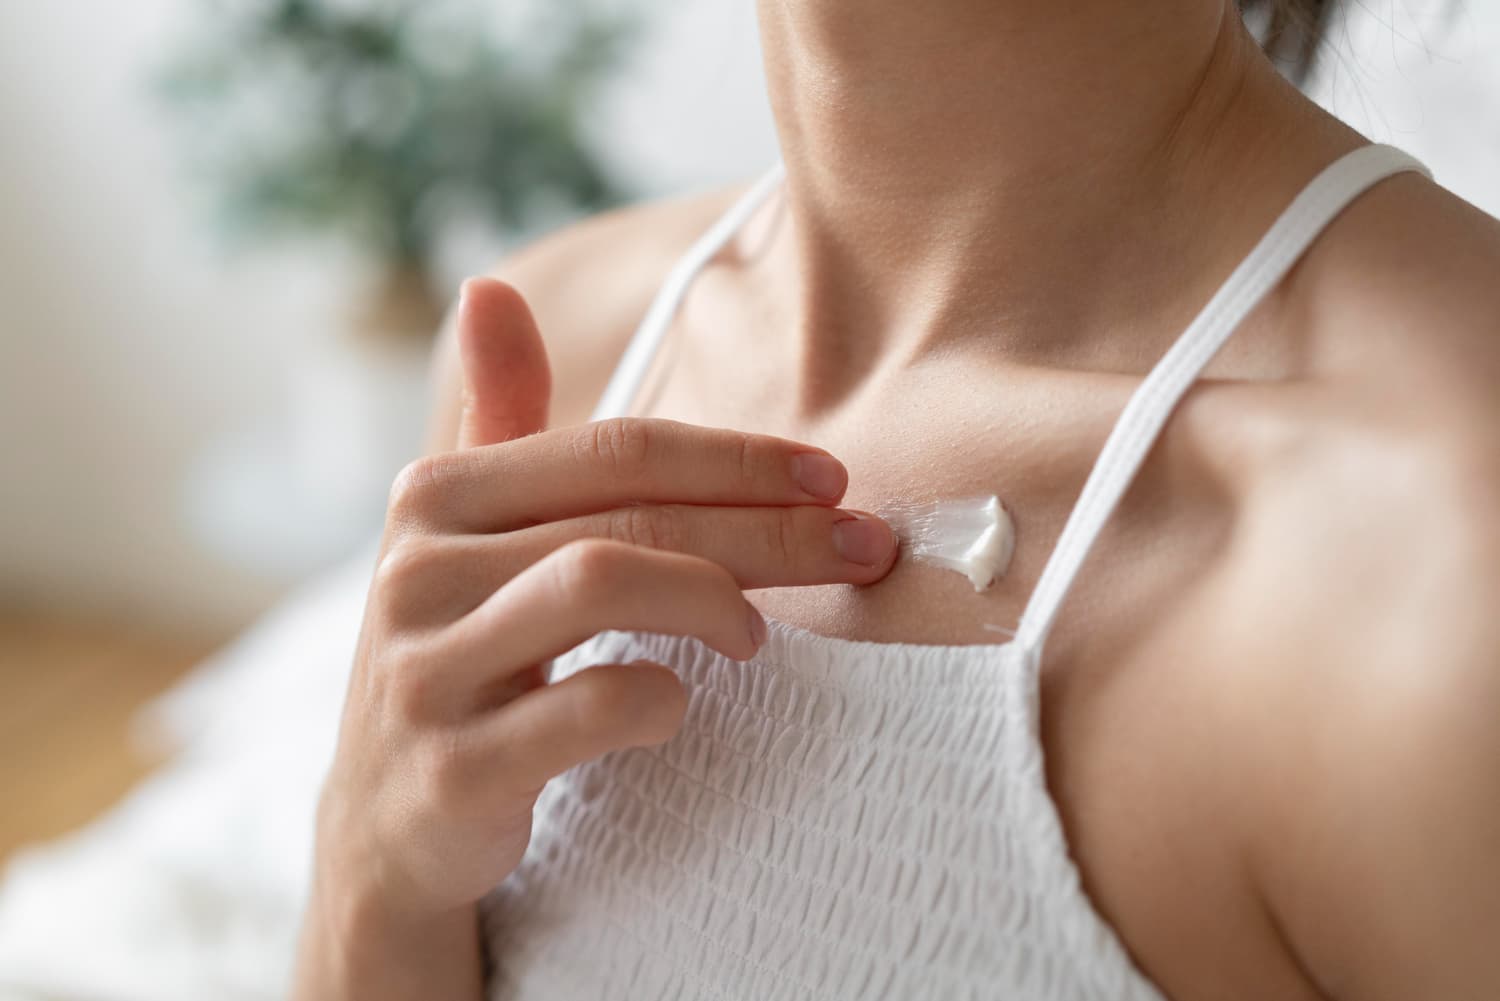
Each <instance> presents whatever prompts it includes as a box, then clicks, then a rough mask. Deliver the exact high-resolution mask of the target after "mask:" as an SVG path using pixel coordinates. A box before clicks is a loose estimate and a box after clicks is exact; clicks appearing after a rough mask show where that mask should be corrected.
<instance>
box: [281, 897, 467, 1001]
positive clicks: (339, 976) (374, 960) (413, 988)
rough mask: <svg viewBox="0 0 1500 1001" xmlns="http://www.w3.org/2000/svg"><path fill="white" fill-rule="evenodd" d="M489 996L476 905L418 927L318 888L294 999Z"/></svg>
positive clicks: (426, 1000) (457, 1000)
mask: <svg viewBox="0 0 1500 1001" xmlns="http://www.w3.org/2000/svg"><path fill="white" fill-rule="evenodd" d="M483 995H484V968H483V955H482V949H481V945H480V933H479V918H478V913H477V910H476V909H475V908H472V907H470V908H466V909H463V910H459V911H455V912H453V913H451V914H448V915H445V916H442V917H439V918H436V919H431V920H427V921H423V922H421V923H420V925H419V926H418V925H417V924H415V923H411V922H405V921H398V920H396V919H393V918H392V917H391V916H390V915H388V914H385V913H383V912H382V911H381V909H380V908H379V907H378V906H377V905H375V904H373V903H370V902H367V901H360V900H356V899H352V897H351V895H348V894H340V893H339V892H337V891H335V890H331V889H326V888H315V889H314V891H313V894H312V899H311V900H310V901H309V903H308V907H307V913H306V916H305V918H304V924H303V928H302V936H301V941H300V943H299V945H298V956H297V968H296V972H295V975H294V979H293V986H292V994H291V997H292V1001H345V999H355V998H357V999H359V1001H412V999H422V1001H478V999H480V998H482V997H483Z"/></svg>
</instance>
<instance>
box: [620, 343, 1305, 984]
mask: <svg viewBox="0 0 1500 1001" xmlns="http://www.w3.org/2000/svg"><path fill="white" fill-rule="evenodd" d="M728 368H729V367H728V366H725V365H723V364H722V362H719V363H717V364H711V363H709V360H708V359H705V358H702V357H695V354H694V352H690V351H689V352H683V353H682V355H680V356H679V357H677V358H676V359H675V360H674V362H673V363H672V366H671V368H670V370H669V371H668V372H666V373H665V374H659V375H658V377H657V379H656V380H655V382H654V385H653V386H652V388H651V391H650V393H649V395H648V397H647V399H648V400H649V405H648V407H647V408H645V409H642V410H639V411H638V412H639V413H642V414H649V415H650V416H659V417H668V418H672V419H676V420H683V421H688V422H692V423H697V424H704V425H710V426H725V427H735V428H739V429H742V430H752V431H758V432H763V433H769V434H776V435H781V436H785V437H788V438H792V439H795V440H799V441H805V442H808V443H810V444H814V445H817V446H819V447H822V448H826V449H828V450H829V451H830V452H832V453H833V454H834V455H836V456H838V457H839V458H840V459H841V460H843V461H844V462H845V464H846V465H847V466H848V468H849V470H850V488H849V492H848V495H847V497H846V499H845V502H844V506H846V507H852V508H856V509H861V510H867V511H874V512H879V511H880V510H881V509H882V508H883V507H886V506H887V505H889V504H891V503H892V502H901V501H923V500H932V499H941V498H957V497H965V496H972V495H976V494H980V493H994V494H995V495H997V496H999V497H1000V498H1001V500H1002V501H1003V502H1004V503H1005V505H1006V507H1007V509H1008V510H1009V512H1010V514H1011V516H1012V518H1013V520H1014V523H1015V527H1016V549H1015V556H1014V559H1013V561H1012V563H1011V566H1010V568H1009V570H1008V572H1007V573H1006V575H1005V576H1004V577H1003V578H1001V579H1000V580H999V581H998V582H997V584H996V585H995V586H994V587H993V588H992V589H990V590H989V591H986V592H984V593H982V594H976V593H975V592H974V590H973V588H972V586H971V585H970V584H969V582H968V581H967V580H966V579H964V578H963V577H961V576H959V575H957V574H954V573H951V572H947V571H942V570H937V569H934V568H931V567H927V566H923V565H920V564H917V563H913V562H911V561H909V560H901V561H898V563H897V566H896V568H895V569H894V570H893V571H892V572H891V574H890V575H889V576H888V577H887V578H886V579H885V580H883V581H881V582H880V583H879V584H876V585H873V586H870V587H866V588H851V587H843V586H839V587H827V588H807V589H798V590H790V589H787V590H776V589H773V590H766V591H761V592H757V593H756V594H754V595H752V600H753V601H754V603H755V604H756V605H757V606H758V607H760V608H761V610H762V611H763V612H765V613H766V614H767V615H768V616H770V617H772V618H774V619H777V620H780V621H782V622H785V623H789V624H791V625H793V626H796V627H800V628H802V629H806V630H809V631H811V632H814V633H820V634H824V635H830V636H837V637H842V638H846V639H860V640H874V641H877V642H906V643H943V644H951V643H988V644H993V643H998V642H1001V641H1002V640H1003V639H1004V638H1005V636H1004V633H1005V631H1008V630H1012V629H1014V628H1015V626H1016V625H1017V623H1018V621H1019V619H1020V617H1021V614H1022V612H1023V610H1024V609H1025V607H1026V604H1027V601H1028V599H1029V598H1030V596H1031V593H1032V590H1033V588H1034V587H1035V584H1036V581H1037V579H1038V578H1039V577H1040V576H1041V573H1042V570H1043V568H1044V566H1045V565H1046V563H1047V560H1048V559H1049V557H1050V556H1051V554H1052V552H1053V548H1054V546H1055V544H1056V541H1057V538H1058V536H1059V535H1060V534H1061V532H1062V529H1063V525H1064V523H1065V522H1066V520H1067V517H1068V515H1069V513H1070V512H1071V510H1072V508H1073V505H1074V503H1075V502H1076V500H1077V497H1078V494H1079V491H1080V490H1081V489H1082V487H1083V484H1084V482H1085V480H1086V478H1087V477H1088V474H1089V472H1090V469H1091V468H1092V466H1093V464H1094V461H1095V460H1096V458H1097V456H1098V453H1099V450H1100V449H1101V448H1102V446H1103V444H1104V441H1105V439H1106V437H1107V436H1108V434H1109V433H1110V430H1111V428H1112V426H1113V424H1114V422H1115V420H1116V419H1117V418H1118V416H1119V414H1120V412H1121V410H1122V409H1123V408H1124V406H1125V404H1126V402H1127V400H1128V398H1129V396H1130V393H1131V392H1133V391H1134V389H1135V388H1136V386H1137V385H1138V384H1139V380H1138V378H1135V377H1126V376H1116V375H1109V374H1097V373H1057V372H1048V371H1045V370H1032V369H1024V368H1012V369H1005V368H1000V367H993V366H985V365H975V364H972V363H970V362H966V361H964V360H960V359H952V360H948V361H945V360H942V359H938V360H934V361H932V362H930V363H926V364H923V365H921V366H917V367H914V368H910V369H907V370H904V371H902V372H900V373H893V374H890V375H879V374H875V375H873V376H872V377H871V378H870V379H868V380H866V383H865V388H863V389H862V391H861V393H860V395H859V396H857V397H854V398H851V399H850V400H849V401H848V404H847V406H845V407H843V408H841V409H840V410H839V411H838V413H837V415H836V416H834V417H832V418H829V419H823V420H819V421H816V422H809V421H802V420H798V419H796V418H795V417H793V416H790V415H791V414H792V412H793V409H792V408H790V407H788V406H787V405H786V401H785V399H784V398H783V397H782V395H781V394H782V393H783V392H784V390H781V389H778V387H777V385H776V379H777V376H776V373H775V372H774V371H773V370H770V369H758V368H757V365H756V363H755V362H754V361H753V360H752V361H750V362H747V364H746V366H744V367H736V368H734V370H733V377H731V376H730V375H729V374H727V372H726V369H728ZM1228 391H1229V390H1227V389H1224V388H1222V387H1218V386H1215V385H1213V384H1202V385H1200V386H1199V387H1196V388H1195V389H1194V390H1193V391H1191V392H1190V393H1189V396H1188V397H1187V398H1186V399H1185V400H1184V401H1183V403H1182V404H1181V405H1180V406H1179V409H1178V412H1177V413H1176V414H1175V415H1174V417H1173V419H1172V421H1170V422H1169V423H1168V426H1167V429H1166V430H1165V431H1164V433H1163V434H1162V436H1161V437H1160V438H1159V439H1158V441H1157V442H1156V444H1155V446H1154V447H1153V449H1152V451H1151V453H1150V454H1149V456H1148V458H1147V460H1146V462H1145V464H1144V465H1143V467H1142V468H1141V470H1140V471H1139V472H1138V474H1137V475H1136V477H1135V478H1134V480H1133V481H1132V483H1131V485H1130V487H1129V489H1128V490H1127V492H1126V494H1125V496H1124V498H1123V499H1122V501H1121V504H1120V506H1119V508H1118V509H1117V510H1116V511H1115V513H1114V515H1113V516H1112V517H1111V519H1110V521H1109V523H1108V524H1107V525H1106V527H1105V530H1104V532H1103V534H1102V536H1101V537H1100V539H1099V540H1098V542H1097V543H1096V544H1095V546H1094V548H1093V550H1092V552H1091V554H1090V556H1089V559H1088V561H1087V562H1086V563H1085V565H1084V569H1083V572H1082V573H1081V575H1080V577H1079V579H1078V580H1077V582H1076V583H1075V585H1074V587H1073V588H1072V590H1071V591H1070V593H1069V596H1068V599H1067V601H1066V602H1065V604H1064V606H1063V608H1062V610H1061V612H1060V614H1059V616H1058V620H1057V623H1056V626H1055V627H1054V629H1053V632H1052V633H1051V635H1050V637H1049V639H1048V643H1047V648H1046V656H1045V660H1044V665H1043V671H1042V702H1041V716H1042V718H1041V735H1042V740H1043V744H1044V750H1045V760H1046V771H1047V782H1048V786H1049V790H1050V792H1051V795H1052V797H1053V799H1054V801H1055V802H1056V804H1057V809H1058V812H1059V814H1060V815H1061V817H1062V819H1063V822H1064V828H1065V831H1066V834H1067V837H1068V841H1069V845H1070V848H1071V850H1072V853H1073V855H1074V857H1075V860H1076V861H1077V863H1078V865H1079V868H1080V870H1081V873H1082V875H1083V878H1084V882H1085V886H1086V888H1087V890H1088V892H1089V894H1090V896H1091V898H1092V900H1093V902H1094V904H1095V906H1097V908H1098V909H1099V910H1100V912H1101V914H1103V916H1104V917H1105V918H1106V919H1107V920H1108V921H1110V923H1111V924H1112V925H1114V926H1115V928H1116V929H1117V931H1118V932H1119V933H1120V935H1121V938H1122V939H1123V940H1124V942H1125V943H1126V945H1127V947H1128V948H1130V950H1131V951H1132V953H1133V954H1134V957H1135V959H1136V961H1137V962H1138V963H1140V964H1141V966H1142V968H1143V969H1144V970H1145V971H1146V972H1147V973H1148V974H1149V975H1150V976H1152V977H1153V979H1155V980H1156V981H1157V982H1158V983H1160V984H1161V985H1162V986H1163V987H1165V988H1167V989H1168V991H1169V993H1171V994H1172V995H1173V996H1174V997H1180V998H1183V999H1191V998H1194V997H1228V998H1234V997H1246V998H1250V997H1263V996H1280V997H1288V998H1298V997H1308V996H1314V995H1310V994H1308V993H1307V991H1308V988H1307V986H1306V985H1305V983H1304V981H1303V980H1302V977H1301V974H1300V973H1298V972H1297V970H1296V968H1295V965H1294V964H1293V963H1292V961H1291V960H1290V958H1289V957H1288V956H1287V955H1286V954H1285V951H1284V949H1283V947H1282V946H1281V945H1280V944H1279V942H1278V941H1277V938H1276V935H1275V933H1274V930H1273V929H1272V928H1271V927H1270V925H1269V922H1268V921H1267V919H1266V916H1265V915H1264V913H1263V912H1262V910H1261V909H1260V907H1259V905H1258V903H1257V899H1256V894H1255V891H1254V889H1253V887H1252V886H1250V884H1249V882H1248V878H1247V876H1246V874H1245V866H1244V860H1243V854H1242V848H1243V845H1242V843H1241V832H1242V831H1243V830H1246V829H1249V828H1252V827H1253V826H1254V823H1255V820H1254V818H1253V817H1249V816H1246V807H1245V806H1244V804H1243V803H1241V802H1237V801H1235V799H1234V796H1233V789H1234V787H1235V785H1236V783H1237V782H1238V781H1239V779H1240V778H1241V777H1243V774H1244V771H1245V769H1253V767H1254V763H1253V753H1252V752H1250V751H1248V750H1247V747H1246V745H1245V744H1244V743H1243V742H1242V741H1240V740H1239V738H1241V737H1244V736H1246V734H1244V733H1243V732H1242V730H1241V731H1236V732H1235V733H1234V734H1233V735H1231V733H1230V731H1229V730H1228V729H1226V726H1225V725H1224V721H1225V719H1226V718H1227V716H1228V715H1232V714H1233V711H1232V709H1231V707H1230V706H1229V704H1228V702H1229V701H1230V699H1231V696H1230V693H1231V692H1232V691H1233V690H1234V686H1233V685H1225V684H1221V683H1220V682H1222V681H1223V676H1222V674H1220V672H1221V671H1222V670H1223V669H1224V668H1225V665H1226V664H1227V663H1229V662H1230V661H1232V658H1226V657H1225V656H1224V651H1223V649H1222V646H1221V645H1220V643H1219V642H1218V638H1217V636H1216V633H1215V629H1214V628H1213V625H1212V623H1214V622H1215V621H1217V620H1219V619H1221V618H1222V617H1223V616H1224V615H1226V614H1232V606H1233V600H1234V599H1233V584H1232V583H1231V582H1232V581H1233V580H1234V579H1235V576H1236V572H1235V566H1234V558H1235V557H1234V546H1233V538H1234V531H1235V525H1236V519H1237V517H1238V516H1239V513H1240V512H1239V509H1238V501H1237V500H1236V498H1235V497H1234V496H1232V493H1231V492H1229V491H1227V490H1226V489H1225V488H1224V486H1223V484H1222V483H1221V482H1220V481H1219V480H1217V479H1216V478H1215V477H1214V476H1212V475H1211V474H1210V473H1209V472H1208V464H1207V463H1205V462H1203V461H1202V455H1201V443H1202V441H1203V438H1204V436H1203V435H1202V434H1201V425H1202V422H1203V420H1204V419H1206V418H1205V415H1206V414H1208V413H1209V411H1211V410H1213V411H1217V410H1218V409H1219V403H1220V402H1221V401H1219V400H1218V399H1216V398H1214V395H1215V394H1216V393H1217V394H1220V395H1221V396H1222V394H1223V393H1224V392H1228ZM1237 725H1238V724H1237ZM1226 970H1233V971H1235V972H1234V977H1235V978H1236V979H1235V982H1236V983H1238V984H1241V985H1243V993H1234V990H1238V989H1240V988H1231V989H1229V992H1228V993H1225V988H1224V987H1223V984H1224V983H1225V978H1226ZM1212 985H1218V986H1212Z"/></svg>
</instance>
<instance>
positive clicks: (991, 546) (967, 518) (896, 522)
mask: <svg viewBox="0 0 1500 1001" xmlns="http://www.w3.org/2000/svg"><path fill="white" fill-rule="evenodd" d="M876 513H877V514H879V515H880V517H882V518H884V519H885V520H886V521H887V522H888V523H889V524H890V526H891V527H892V528H893V529H895V531H896V535H897V536H898V537H899V538H900V539H901V543H902V547H903V549H904V550H905V552H906V553H907V555H909V556H910V557H911V558H912V559H915V560H919V561H921V562H923V563H930V564H932V565H934V566H939V567H942V568H944V569H945V570H953V571H956V572H958V573H961V574H963V575H964V576H965V577H967V578H969V581H970V583H972V584H973V585H974V590H976V591H985V590H988V589H989V588H990V587H991V586H993V585H994V583H995V581H996V580H997V579H999V578H1000V576H1001V575H1002V574H1004V573H1005V570H1006V568H1007V567H1009V566H1010V558H1011V555H1012V554H1013V553H1014V552H1015V548H1016V530H1015V524H1014V523H1013V522H1012V521H1011V518H1010V514H1009V512H1007V511H1006V510H1005V506H1004V505H1003V504H1001V503H1000V498H998V497H995V496H993V495H990V496H987V497H970V498H966V499H962V500H940V501H928V502H924V503H918V504H893V505H890V506H889V507H886V508H884V509H882V510H880V511H878V512H876Z"/></svg>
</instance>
